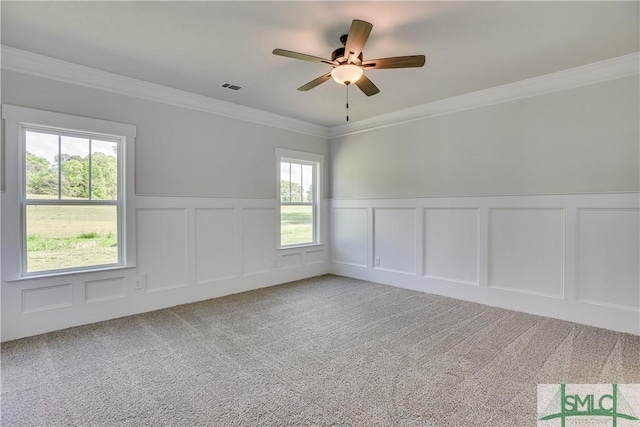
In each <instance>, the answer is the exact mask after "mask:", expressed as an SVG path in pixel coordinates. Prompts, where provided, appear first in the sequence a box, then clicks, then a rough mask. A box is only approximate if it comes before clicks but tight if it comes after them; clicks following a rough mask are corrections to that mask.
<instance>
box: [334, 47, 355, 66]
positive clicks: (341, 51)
mask: <svg viewBox="0 0 640 427" xmlns="http://www.w3.org/2000/svg"><path fill="white" fill-rule="evenodd" d="M340 59H344V60H345V61H346V59H347V58H345V56H344V48H343V47H339V48H338V49H336V50H334V51H333V52H331V60H332V61H337V62H340V63H342V62H345V61H340ZM358 59H359V60H360V62H362V52H360V55H358Z"/></svg>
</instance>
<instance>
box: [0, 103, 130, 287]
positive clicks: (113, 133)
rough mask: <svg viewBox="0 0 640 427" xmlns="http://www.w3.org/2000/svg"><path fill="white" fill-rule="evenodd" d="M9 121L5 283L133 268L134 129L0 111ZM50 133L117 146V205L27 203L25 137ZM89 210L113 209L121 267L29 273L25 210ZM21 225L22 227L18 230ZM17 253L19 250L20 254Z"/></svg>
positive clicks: (69, 117)
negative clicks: (34, 207) (130, 203)
mask: <svg viewBox="0 0 640 427" xmlns="http://www.w3.org/2000/svg"><path fill="white" fill-rule="evenodd" d="M2 118H3V119H4V120H5V133H4V136H5V140H4V143H5V158H4V164H3V166H4V172H5V192H4V194H3V195H2V196H3V198H2V237H3V238H2V245H3V246H2V254H3V257H2V258H3V260H2V270H3V276H4V278H5V280H9V281H10V280H12V279H13V280H19V279H22V278H24V279H28V278H36V277H43V276H45V277H46V276H51V275H61V274H70V273H78V272H92V271H104V270H113V269H118V268H132V267H133V266H135V234H133V233H132V232H133V231H134V230H133V226H134V224H135V221H134V220H133V217H132V215H133V212H132V210H131V209H128V206H127V205H128V203H127V201H128V200H131V198H132V197H133V152H134V151H133V149H134V147H133V144H134V140H135V136H136V127H135V126H134V125H129V124H123V123H115V122H109V121H105V120H98V119H91V118H86V117H80V116H73V115H68V114H60V113H54V112H50V111H43V110H36V109H31V108H24V107H17V106H13V105H6V104H4V105H2ZM30 130H33V131H36V132H48V133H53V134H58V135H65V136H66V135H68V136H80V137H85V138H86V137H87V136H91V137H94V139H100V138H101V137H102V138H104V139H106V140H109V141H114V142H116V143H117V144H118V157H117V162H118V163H117V173H118V199H117V201H103V200H81V201H76V200H66V199H42V200H31V199H27V198H26V168H25V166H26V165H25V162H26V141H25V139H24V138H25V134H26V132H27V131H30ZM35 204H39V205H49V206H88V205H96V206H99V205H115V206H116V209H117V218H118V219H117V220H118V262H117V263H114V264H106V265H90V266H79V267H74V268H65V269H54V270H46V271H35V272H27V245H26V238H27V233H26V210H27V206H31V205H35ZM18 224H20V226H19V227H16V225H18ZM18 248H19V250H17V249H18Z"/></svg>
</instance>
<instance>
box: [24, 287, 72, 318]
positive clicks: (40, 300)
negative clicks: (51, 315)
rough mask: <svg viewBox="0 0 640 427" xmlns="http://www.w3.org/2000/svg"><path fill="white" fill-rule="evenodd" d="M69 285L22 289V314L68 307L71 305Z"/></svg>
mask: <svg viewBox="0 0 640 427" xmlns="http://www.w3.org/2000/svg"><path fill="white" fill-rule="evenodd" d="M72 293H73V289H72V287H71V284H68V283H67V284H64V285H55V286H45V287H41V288H33V289H24V290H23V291H22V312H23V313H32V312H35V311H43V310H53V309H56V308H62V307H68V306H70V305H71V304H72V303H73V299H72V298H73V295H72Z"/></svg>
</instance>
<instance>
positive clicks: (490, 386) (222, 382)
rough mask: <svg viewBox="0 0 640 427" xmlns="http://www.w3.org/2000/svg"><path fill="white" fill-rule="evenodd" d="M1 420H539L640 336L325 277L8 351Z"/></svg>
mask: <svg viewBox="0 0 640 427" xmlns="http://www.w3.org/2000/svg"><path fill="white" fill-rule="evenodd" d="M1 351H2V360H1V362H2V396H1V397H2V425H3V426H92V425H95V426H145V425H148V426H164V425H172V426H196V425H202V426H293V425H305V426H306V425H318V426H447V427H450V426H491V427H493V426H510V427H512V426H535V425H536V384H538V383H613V382H615V383H640V357H639V355H640V337H638V336H633V335H629V334H622V333H615V332H611V331H606V330H602V329H597V328H592V327H587V326H581V325H577V324H574V323H569V322H564V321H559V320H553V319H548V318H543V317H538V316H532V315H528V314H522V313H517V312H513V311H509V310H502V309H497V308H491V307H488V306H484V305H479V304H474V303H469V302H464V301H458V300H454V299H450V298H443V297H439V296H434V295H428V294H424V293H420V292H414V291H409V290H403V289H398V288H394V287H391V286H384V285H379V284H374V283H370V282H365V281H359V280H353V279H347V278H342V277H336V276H322V277H317V278H313V279H307V280H302V281H298V282H293V283H289V284H285V285H281V286H276V287H272V288H267V289H262V290H256V291H251V292H246V293H243V294H238V295H232V296H228V297H224V298H218V299H213V300H208V301H203V302H198V303H194V304H188V305H182V306H178V307H172V308H169V309H164V310H159V311H154V312H151V313H146V314H141V315H136V316H130V317H126V318H121V319H116V320H111V321H107V322H101V323H98V324H93V325H87V326H82V327H77V328H72V329H67V330H64V331H59V332H53V333H49V334H45V335H40V336H36V337H32V338H26V339H22V340H17V341H12V342H8V343H4V344H3V345H2V348H1Z"/></svg>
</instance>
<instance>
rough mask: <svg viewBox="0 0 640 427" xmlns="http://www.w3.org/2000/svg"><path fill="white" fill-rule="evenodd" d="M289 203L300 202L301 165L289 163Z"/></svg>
mask: <svg viewBox="0 0 640 427" xmlns="http://www.w3.org/2000/svg"><path fill="white" fill-rule="evenodd" d="M291 201H292V202H294V203H300V202H302V165H301V164H300V163H291Z"/></svg>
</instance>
